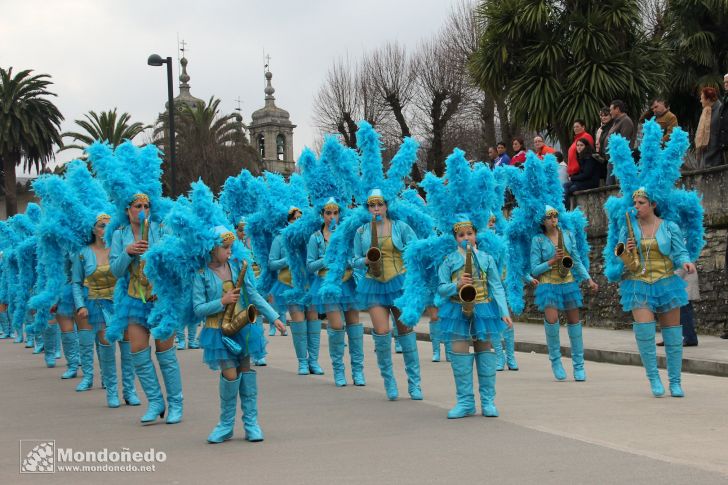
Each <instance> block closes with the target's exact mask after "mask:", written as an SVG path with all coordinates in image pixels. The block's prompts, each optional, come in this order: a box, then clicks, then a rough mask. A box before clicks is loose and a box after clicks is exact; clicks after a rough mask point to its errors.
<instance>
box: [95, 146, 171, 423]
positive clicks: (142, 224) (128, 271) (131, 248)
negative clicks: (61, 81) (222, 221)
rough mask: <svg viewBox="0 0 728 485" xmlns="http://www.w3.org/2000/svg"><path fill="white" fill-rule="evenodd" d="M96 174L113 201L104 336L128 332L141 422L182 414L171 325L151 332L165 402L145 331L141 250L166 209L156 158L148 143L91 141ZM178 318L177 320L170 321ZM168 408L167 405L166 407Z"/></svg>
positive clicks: (147, 311) (148, 291) (146, 287)
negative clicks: (142, 408)
mask: <svg viewBox="0 0 728 485" xmlns="http://www.w3.org/2000/svg"><path fill="white" fill-rule="evenodd" d="M86 151H87V153H88V155H89V158H90V161H91V164H92V166H93V168H94V171H95V173H96V176H97V177H98V178H99V180H100V181H101V183H102V185H103V186H104V187H105V188H106V191H107V192H108V194H109V197H110V198H111V201H112V203H113V204H114V205H115V206H116V213H115V214H114V215H112V218H111V221H110V223H109V225H107V227H106V231H107V233H106V236H105V237H106V239H107V241H108V240H109V233H110V234H111V252H110V254H109V264H110V267H111V273H112V274H113V275H114V276H115V277H116V278H117V283H116V288H115V291H114V316H113V318H112V321H111V322H107V327H106V338H107V340H108V341H109V342H116V341H117V340H122V338H123V335H124V332H125V331H126V332H128V336H129V341H130V343H131V356H132V362H133V363H134V370H135V372H136V375H137V377H138V378H139V382H140V383H141V385H142V389H143V390H144V394H145V395H146V397H147V400H148V401H149V404H148V408H147V411H146V413H145V414H144V415H143V416H142V417H141V422H142V423H143V424H146V423H151V422H154V421H156V419H157V417H160V418H163V417H164V415H165V412H166V413H167V418H166V422H167V424H174V423H179V422H180V421H181V420H182V411H183V396H182V379H181V376H180V370H179V363H178V361H177V354H176V349H175V348H174V331H175V330H176V328H177V326H176V325H174V328H173V329H165V330H168V331H166V332H164V335H160V334H159V333H157V334H156V335H155V336H154V341H155V348H156V352H155V354H156V356H157V361H158V362H159V368H160V371H161V374H162V378H163V380H164V385H165V388H166V390H167V405H166V406H165V402H164V398H163V397H162V392H161V388H160V386H159V379H158V377H157V372H156V370H155V368H154V364H153V363H152V359H151V349H150V347H149V338H150V334H151V333H152V332H153V330H154V328H155V324H154V323H153V322H152V320H151V318H150V317H151V315H152V310H153V309H154V307H155V305H158V304H159V302H157V301H156V300H157V295H155V294H154V293H153V292H152V284H151V283H150V282H149V280H148V279H147V277H146V274H145V270H144V266H145V264H146V261H145V254H146V253H147V252H148V251H149V249H150V248H153V247H154V246H155V245H157V244H159V243H160V241H161V239H162V229H161V227H160V223H159V221H161V220H162V218H163V217H164V215H165V213H166V210H168V209H169V207H168V205H167V203H166V202H165V201H164V200H163V198H162V184H161V182H160V177H161V174H162V171H161V163H162V161H161V159H160V158H159V152H158V150H157V148H156V147H155V146H154V145H147V146H146V147H144V148H138V147H136V146H134V145H133V144H132V143H131V142H125V143H123V144H121V145H119V146H118V147H116V149H114V150H112V149H111V147H109V146H108V145H106V144H102V143H98V142H97V143H94V144H93V145H91V146H89V147H88V148H87V150H86ZM175 323H176V324H178V323H179V322H175ZM167 408H168V409H167Z"/></svg>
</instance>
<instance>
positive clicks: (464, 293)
mask: <svg viewBox="0 0 728 485" xmlns="http://www.w3.org/2000/svg"><path fill="white" fill-rule="evenodd" d="M463 273H467V274H469V275H470V277H471V278H472V276H473V247H472V246H471V245H470V244H467V245H466V247H465V265H464V266H463ZM458 296H459V297H460V301H462V303H463V314H464V315H465V316H466V317H470V316H472V315H473V308H474V306H475V303H474V302H475V297H476V296H477V291H476V289H475V286H473V285H463V286H461V287H460V290H459V291H458Z"/></svg>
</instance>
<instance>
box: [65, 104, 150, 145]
mask: <svg viewBox="0 0 728 485" xmlns="http://www.w3.org/2000/svg"><path fill="white" fill-rule="evenodd" d="M84 117H85V118H86V119H85V120H74V122H75V123H76V124H77V125H78V126H80V127H81V128H83V129H84V131H85V133H80V132H76V131H67V132H64V133H62V134H61V136H62V137H64V138H71V139H72V140H73V141H74V142H80V143H81V144H80V145H77V144H73V145H66V146H64V147H63V148H61V150H67V149H69V148H77V149H79V150H84V149H85V148H86V147H87V146H89V145H90V144H92V143H93V142H95V141H96V140H104V141H108V142H109V143H110V144H111V145H112V146H117V145H120V144H121V143H122V142H123V141H124V140H132V139H133V138H134V137H135V136H137V135H138V134H139V133H141V132H143V131H144V130H145V129H146V128H147V126H144V125H143V124H142V123H139V122H138V121H137V122H135V123H130V121H129V120H130V119H131V115H130V114H129V113H122V114H121V115H120V116H118V115H117V114H116V108H114V109H113V110H111V111H102V112H101V114H100V115H99V114H97V113H96V112H94V111H89V112H88V113H87V114H85V115H84Z"/></svg>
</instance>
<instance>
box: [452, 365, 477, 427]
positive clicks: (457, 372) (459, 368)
mask: <svg viewBox="0 0 728 485" xmlns="http://www.w3.org/2000/svg"><path fill="white" fill-rule="evenodd" d="M450 359H451V360H450V365H452V375H453V377H454V378H455V397H456V398H457V403H456V404H455V407H453V408H452V409H451V410H450V411H448V413H447V418H448V419H458V418H464V417H466V416H472V415H474V414H475V397H474V396H473V360H474V359H475V356H474V355H473V354H458V353H456V352H453V353H452V355H450Z"/></svg>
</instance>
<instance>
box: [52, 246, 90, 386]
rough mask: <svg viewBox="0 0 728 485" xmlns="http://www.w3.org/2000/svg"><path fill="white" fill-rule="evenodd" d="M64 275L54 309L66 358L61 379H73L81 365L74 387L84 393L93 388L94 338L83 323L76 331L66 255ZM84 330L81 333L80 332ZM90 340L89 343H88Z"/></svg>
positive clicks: (71, 286)
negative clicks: (64, 278) (81, 371)
mask: <svg viewBox="0 0 728 485" xmlns="http://www.w3.org/2000/svg"><path fill="white" fill-rule="evenodd" d="M65 267H66V270H65V273H66V275H67V282H66V284H64V285H63V287H62V288H61V293H60V295H59V299H58V306H57V307H56V309H55V310H56V311H55V313H56V321H57V322H58V326H59V327H60V331H61V346H62V347H63V355H64V357H65V358H66V363H67V366H68V368H67V369H66V372H64V373H63V374H62V375H61V379H74V378H75V377H76V376H77V375H78V367H79V365H81V369H82V370H83V379H81V382H79V383H78V385H77V386H76V390H77V391H86V390H88V389H90V388H91V387H92V386H93V379H94V376H93V369H94V361H93V358H94V355H93V345H94V337H93V333H92V332H91V333H89V332H88V331H89V330H90V328H89V327H82V326H81V325H83V322H80V325H79V327H78V329H77V328H76V324H75V321H74V316H75V315H74V314H75V311H74V310H75V308H74V302H73V282H72V280H73V275H72V274H71V272H72V270H71V268H72V267H73V258H72V256H71V255H69V254H67V255H66V262H65ZM82 329H83V330H86V332H84V333H81V332H80V330H82ZM82 337H83V339H84V340H83V349H82V344H81V338H82ZM89 340H90V341H89ZM89 346H90V347H89Z"/></svg>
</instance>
